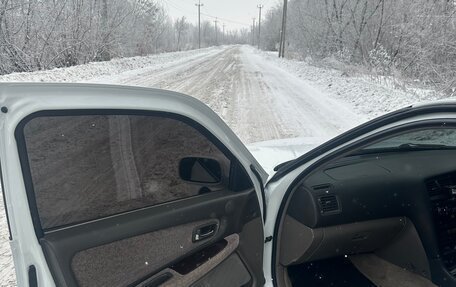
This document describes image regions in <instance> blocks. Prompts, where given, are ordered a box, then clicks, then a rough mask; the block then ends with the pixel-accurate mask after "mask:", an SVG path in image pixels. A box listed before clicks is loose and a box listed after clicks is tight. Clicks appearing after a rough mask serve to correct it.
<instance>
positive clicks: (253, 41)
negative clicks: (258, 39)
mask: <svg viewBox="0 0 456 287" xmlns="http://www.w3.org/2000/svg"><path fill="white" fill-rule="evenodd" d="M252 20H253V23H252V46H255V20H256V18H252Z"/></svg>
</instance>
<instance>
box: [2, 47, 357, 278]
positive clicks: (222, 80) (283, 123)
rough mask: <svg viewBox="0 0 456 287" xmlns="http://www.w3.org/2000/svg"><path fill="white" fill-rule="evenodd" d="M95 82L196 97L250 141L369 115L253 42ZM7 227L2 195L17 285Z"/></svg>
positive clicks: (321, 132) (7, 266) (5, 250)
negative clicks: (273, 59)
mask: <svg viewBox="0 0 456 287" xmlns="http://www.w3.org/2000/svg"><path fill="white" fill-rule="evenodd" d="M90 82H98V83H115V84H125V85H137V86H146V87H154V88H161V89H169V90H174V91H178V92H182V93H185V94H188V95H191V96H194V97H196V98H198V99H200V100H201V101H203V102H204V103H206V104H207V105H208V106H210V107H211V108H212V109H213V110H214V111H215V112H216V113H218V114H219V115H220V116H221V117H222V118H223V119H224V120H225V121H226V123H227V124H228V125H229V126H230V127H231V128H232V129H233V130H234V132H235V133H236V134H237V135H238V136H239V137H240V138H241V140H242V141H243V142H244V143H246V144H248V143H252V142H257V141H266V140H274V139H282V138H292V137H310V138H312V137H315V138H319V139H322V138H323V139H327V138H330V137H332V136H335V135H337V134H339V133H341V132H343V131H344V130H347V129H349V128H351V127H353V126H355V125H357V124H358V123H361V122H363V121H364V120H365V118H364V117H363V116H360V115H357V114H355V113H354V112H353V111H352V109H351V108H350V106H349V105H348V104H346V103H344V102H341V101H339V100H337V99H334V98H331V97H329V96H328V95H326V94H324V93H322V92H320V91H319V90H317V89H315V88H313V87H312V86H311V85H310V84H309V83H308V82H305V81H303V80H301V79H300V78H299V77H297V76H295V75H293V74H292V73H290V72H287V71H285V70H283V69H281V68H279V67H277V66H275V65H274V64H273V63H271V62H268V60H267V59H266V58H264V57H262V56H261V54H259V53H257V52H256V50H255V49H253V48H251V47H249V46H226V47H216V48H213V49H212V48H211V49H208V50H207V53H204V54H201V55H200V54H197V55H196V56H195V55H192V54H190V56H185V55H184V57H183V58H178V59H175V60H173V61H170V62H166V63H162V64H160V65H154V66H151V67H147V68H142V69H139V70H132V71H127V72H124V73H121V74H118V75H115V76H106V77H100V78H95V79H92V80H91V81H90ZM15 285H16V280H15V274H14V267H13V260H12V258H11V251H10V247H9V242H8V228H7V224H6V217H5V213H4V210H3V198H1V197H0V286H15Z"/></svg>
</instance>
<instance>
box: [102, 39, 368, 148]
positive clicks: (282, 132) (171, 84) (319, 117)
mask: <svg viewBox="0 0 456 287" xmlns="http://www.w3.org/2000/svg"><path fill="white" fill-rule="evenodd" d="M93 82H103V83H106V82H108V83H116V84H126V85H138V86H146V87H154V88H160V89H168V90H173V91H177V92H181V93H185V94H188V95H191V96H193V97H196V98H198V99H199V100H201V101H202V102H204V103H206V104H207V105H208V106H210V107H211V108H212V109H213V110H214V111H215V112H216V113H217V114H219V115H220V116H221V117H222V118H223V119H224V120H225V122H226V123H227V124H228V125H229V126H230V127H231V128H232V129H233V130H234V132H235V133H236V134H237V135H238V136H239V137H240V138H241V140H242V141H243V142H244V143H252V142H257V141H266V140H273V139H281V138H291V137H318V138H330V137H332V136H335V135H337V134H339V133H341V132H342V131H344V130H347V129H348V128H351V127H353V126H355V125H357V124H359V123H360V122H363V121H364V117H362V116H360V115H357V114H355V113H354V112H353V111H352V108H350V106H348V105H347V104H346V103H344V102H341V101H339V100H337V99H334V98H330V97H328V96H327V95H325V94H323V93H322V92H320V91H318V90H317V89H315V88H313V87H311V86H310V85H309V83H307V82H305V81H303V80H301V79H300V78H299V77H297V76H295V75H293V74H291V73H289V72H287V71H285V70H283V69H281V68H278V67H276V66H275V65H274V64H273V63H270V62H268V61H267V60H266V59H265V58H264V57H262V56H261V55H260V54H258V53H257V52H256V50H255V49H253V48H251V47H250V46H226V47H223V48H219V49H218V50H215V51H214V50H212V51H211V52H210V53H207V54H206V55H205V56H202V57H197V58H191V59H189V60H188V61H182V60H179V61H178V64H176V65H168V66H163V67H161V68H160V69H157V68H156V67H151V69H141V70H138V72H137V73H135V72H134V71H133V72H127V73H125V74H124V75H122V74H121V75H119V76H116V77H107V78H100V79H94V80H93Z"/></svg>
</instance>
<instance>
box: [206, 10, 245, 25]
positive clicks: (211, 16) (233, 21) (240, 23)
mask: <svg viewBox="0 0 456 287" xmlns="http://www.w3.org/2000/svg"><path fill="white" fill-rule="evenodd" d="M201 15H204V16H207V17H210V18H213V19H215V18H218V19H220V20H223V21H225V22H230V23H233V24H238V25H243V26H250V24H246V23H243V22H239V21H235V20H230V19H227V18H223V17H218V16H213V15H210V14H206V13H201Z"/></svg>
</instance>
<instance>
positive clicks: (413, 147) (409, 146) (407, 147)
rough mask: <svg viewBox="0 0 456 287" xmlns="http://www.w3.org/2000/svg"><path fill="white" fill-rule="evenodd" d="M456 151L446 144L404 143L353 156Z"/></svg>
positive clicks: (368, 150) (358, 152) (368, 149)
mask: <svg viewBox="0 0 456 287" xmlns="http://www.w3.org/2000/svg"><path fill="white" fill-rule="evenodd" d="M451 149H456V146H448V145H444V144H420V143H403V144H400V145H398V146H392V147H379V148H365V149H361V150H358V151H356V152H354V153H352V154H350V156H353V155H363V154H371V153H385V152H402V151H424V150H451Z"/></svg>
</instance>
